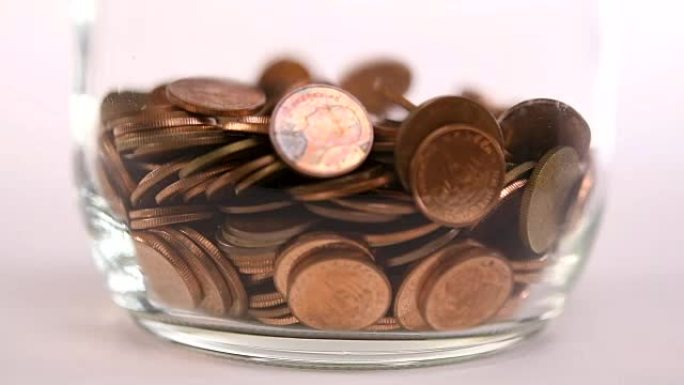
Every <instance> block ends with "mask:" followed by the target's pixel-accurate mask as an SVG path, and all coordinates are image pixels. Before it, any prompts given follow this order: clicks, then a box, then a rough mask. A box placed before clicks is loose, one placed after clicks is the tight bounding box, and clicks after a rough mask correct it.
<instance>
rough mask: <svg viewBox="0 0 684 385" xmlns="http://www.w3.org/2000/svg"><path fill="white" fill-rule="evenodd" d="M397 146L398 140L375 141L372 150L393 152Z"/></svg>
mask: <svg viewBox="0 0 684 385" xmlns="http://www.w3.org/2000/svg"><path fill="white" fill-rule="evenodd" d="M396 146H397V143H396V142H389V141H386V142H375V143H373V147H372V148H371V151H373V152H392V151H394V148H395V147H396Z"/></svg>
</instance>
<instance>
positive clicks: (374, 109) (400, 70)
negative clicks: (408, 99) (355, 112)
mask: <svg viewBox="0 0 684 385" xmlns="http://www.w3.org/2000/svg"><path fill="white" fill-rule="evenodd" d="M340 85H341V87H342V88H344V89H345V90H347V91H349V92H351V94H352V95H354V96H356V97H357V98H358V99H359V100H360V101H361V103H362V104H363V105H364V107H366V109H367V110H368V111H369V112H371V113H373V114H382V113H384V112H385V110H386V109H387V108H388V107H390V105H391V104H392V102H391V101H390V100H388V99H387V97H385V95H384V93H383V92H381V91H380V90H379V89H380V88H384V89H385V90H386V91H388V92H392V93H395V94H398V95H403V94H405V93H406V91H408V89H409V87H410V85H411V71H410V70H409V69H408V67H406V65H404V64H403V63H401V62H398V61H395V60H389V59H383V60H376V61H372V62H367V63H363V64H362V65H360V66H358V67H356V68H354V69H352V70H351V71H350V72H349V73H347V74H346V75H345V76H344V77H343V78H342V80H341V81H340Z"/></svg>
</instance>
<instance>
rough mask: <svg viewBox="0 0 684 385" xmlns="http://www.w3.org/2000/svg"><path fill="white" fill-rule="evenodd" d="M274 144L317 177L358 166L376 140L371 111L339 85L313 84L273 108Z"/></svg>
mask: <svg viewBox="0 0 684 385" xmlns="http://www.w3.org/2000/svg"><path fill="white" fill-rule="evenodd" d="M270 137H271V142H272V143H273V147H274V148H275V149H276V152H277V153H278V155H280V157H281V158H282V159H283V161H285V163H287V164H288V165H289V166H290V167H291V168H293V169H294V170H296V171H298V172H299V173H301V174H304V175H308V176H314V177H321V178H327V177H334V176H338V175H342V174H345V173H348V172H350V171H352V170H354V169H355V168H357V167H358V166H359V165H361V163H363V161H364V160H365V159H366V157H367V156H368V154H369V153H370V150H371V147H372V145H373V125H372V124H371V122H370V120H369V118H368V114H367V113H366V110H365V109H364V108H363V106H362V105H361V103H359V102H358V101H357V100H356V99H355V98H354V97H353V96H352V95H350V94H349V93H347V92H346V91H343V90H341V89H339V88H336V87H332V86H328V85H321V84H313V85H307V86H304V87H300V88H297V89H295V90H294V91H292V92H290V93H289V94H287V95H286V96H285V97H284V98H283V99H282V100H281V101H280V103H278V105H277V106H276V108H275V110H274V111H273V116H272V118H271V125H270Z"/></svg>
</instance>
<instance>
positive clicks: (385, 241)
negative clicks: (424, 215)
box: [363, 223, 441, 247]
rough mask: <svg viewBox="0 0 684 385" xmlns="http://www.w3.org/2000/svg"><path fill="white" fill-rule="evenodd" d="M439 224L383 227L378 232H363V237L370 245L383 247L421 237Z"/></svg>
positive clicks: (436, 228) (438, 226)
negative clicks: (389, 229) (387, 228)
mask: <svg viewBox="0 0 684 385" xmlns="http://www.w3.org/2000/svg"><path fill="white" fill-rule="evenodd" d="M440 228H441V226H440V225H439V224H437V223H424V224H420V225H418V226H415V225H412V226H410V227H408V228H404V229H401V230H395V231H387V230H386V229H383V231H382V232H379V233H375V234H374V233H367V232H366V233H364V235H363V239H364V241H366V243H368V246H370V247H385V246H391V245H396V244H398V243H404V242H408V241H412V240H414V239H417V238H421V237H423V236H425V235H428V234H430V233H432V232H435V231H437V230H439V229H440Z"/></svg>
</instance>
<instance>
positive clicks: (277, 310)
mask: <svg viewBox="0 0 684 385" xmlns="http://www.w3.org/2000/svg"><path fill="white" fill-rule="evenodd" d="M247 314H249V315H250V316H252V317H254V318H256V319H259V318H277V317H285V316H291V315H292V310H291V309H290V307H289V306H288V305H280V306H274V307H269V308H261V309H249V310H248V311H247Z"/></svg>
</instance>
